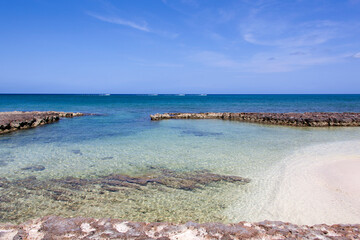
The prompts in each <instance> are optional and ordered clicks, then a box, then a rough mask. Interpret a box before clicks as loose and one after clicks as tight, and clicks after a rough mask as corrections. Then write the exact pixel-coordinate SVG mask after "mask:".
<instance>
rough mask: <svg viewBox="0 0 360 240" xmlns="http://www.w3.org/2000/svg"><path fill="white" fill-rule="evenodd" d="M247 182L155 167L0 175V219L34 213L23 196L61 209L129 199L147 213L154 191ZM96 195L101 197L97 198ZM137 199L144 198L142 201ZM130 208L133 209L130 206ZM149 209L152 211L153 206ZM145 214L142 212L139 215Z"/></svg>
mask: <svg viewBox="0 0 360 240" xmlns="http://www.w3.org/2000/svg"><path fill="white" fill-rule="evenodd" d="M23 169H25V170H28V171H34V170H35V169H42V167H41V166H28V167H26V168H23ZM248 182H249V180H248V179H246V178H241V177H237V176H227V175H220V174H214V173H210V172H208V171H188V172H178V171H172V170H169V169H164V168H156V167H153V168H151V169H149V170H147V171H146V172H144V173H143V174H142V175H137V176H128V175H124V174H111V175H105V176H89V177H88V178H75V177H65V178H57V179H42V178H36V177H35V176H30V177H26V178H21V179H14V180H9V179H6V178H1V177H0V200H1V199H4V200H6V202H5V201H3V202H1V201H0V222H7V221H19V220H20V219H28V217H29V216H34V214H37V213H36V212H34V211H33V210H29V211H27V210H26V209H27V208H26V207H25V208H24V204H23V202H24V199H29V198H31V199H39V198H40V199H41V201H40V204H42V203H43V202H46V204H45V206H57V207H58V208H57V209H64V211H65V212H67V211H76V209H78V208H81V207H82V204H84V203H85V202H84V201H83V199H86V203H85V204H89V205H91V206H98V207H99V208H101V207H104V205H103V204H105V203H104V202H102V201H107V200H109V201H112V202H113V201H119V203H123V204H125V205H124V206H126V202H128V201H131V202H132V201H135V202H138V204H139V205H136V207H135V208H134V211H138V210H139V208H138V207H137V206H139V207H140V208H141V209H142V211H145V213H146V210H144V209H147V208H148V206H147V205H146V201H147V200H146V198H148V197H149V196H150V197H151V198H152V197H154V195H153V194H155V193H159V192H161V193H160V194H167V193H168V192H169V193H171V192H173V191H174V190H177V191H194V190H200V191H201V189H203V188H206V187H207V186H209V185H211V187H212V188H215V187H218V188H219V190H222V189H221V186H220V184H221V183H224V184H225V183H227V184H234V185H243V184H246V183H248ZM216 183H217V184H216ZM214 184H216V185H214ZM186 194H189V195H191V194H192V193H189V192H187V193H186ZM98 197H100V199H97V198H98ZM139 197H140V198H139ZM91 198H93V200H91ZM96 199H97V201H96ZM117 199H118V200H117ZM140 199H144V201H145V202H143V201H142V200H140ZM142 204H144V205H142ZM38 206H39V205H38ZM39 208H41V209H39V214H40V213H41V214H42V213H44V212H45V213H47V212H48V211H46V210H44V209H43V208H42V207H39ZM151 208H152V207H151ZM129 211H132V210H130V209H129ZM151 211H155V209H152V210H151ZM145 213H143V212H141V213H140V214H145ZM145 215H146V214H145ZM0 239H1V237H0Z"/></svg>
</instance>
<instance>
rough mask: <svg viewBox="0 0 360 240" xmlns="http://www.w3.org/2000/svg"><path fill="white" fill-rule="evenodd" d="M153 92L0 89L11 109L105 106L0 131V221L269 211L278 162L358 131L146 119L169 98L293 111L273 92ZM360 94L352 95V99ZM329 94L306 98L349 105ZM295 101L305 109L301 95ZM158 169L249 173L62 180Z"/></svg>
mask: <svg viewBox="0 0 360 240" xmlns="http://www.w3.org/2000/svg"><path fill="white" fill-rule="evenodd" d="M29 97H30V96H28V98H29ZM156 97H158V96H148V97H147V98H148V99H147V100H146V101H145V100H139V99H132V100H131V99H130V103H127V102H126V101H125V100H124V99H121V98H120V99H119V98H116V97H114V98H113V99H112V96H110V97H106V96H104V97H100V96H96V97H95V96H90V100H89V99H88V100H87V101H85V100H84V97H81V96H80V97H76V96H70V98H72V101H73V102H74V103H73V104H70V103H69V101H70V100H71V99H70V100H69V99H68V98H67V97H66V96H62V97H59V96H58V97H57V96H53V97H51V96H50V97H48V98H50V101H49V103H46V104H43V103H41V99H42V98H44V96H34V98H33V99H31V98H30V99H27V100H26V97H25V100H24V98H23V102H21V101H20V100H19V99H21V98H20V97H18V96H10V97H4V96H2V98H3V99H6V101H8V102H9V103H10V102H11V104H7V105H6V106H4V105H2V109H1V110H8V109H9V108H11V105H12V106H13V109H17V110H49V109H51V110H67V111H75V110H77V111H83V112H96V113H102V114H104V115H102V116H88V117H81V118H74V119H64V120H61V121H60V122H58V123H55V124H51V125H47V126H42V127H39V128H36V129H31V130H26V131H21V132H16V133H11V134H8V135H3V136H0V160H1V162H0V163H1V164H0V176H1V177H4V178H6V179H7V181H9V182H10V184H9V185H10V187H8V188H3V189H2V190H1V200H2V201H1V203H0V211H1V214H0V215H1V216H2V219H1V222H8V221H12V222H22V221H24V220H27V219H29V218H34V217H38V216H44V215H50V214H55V215H62V216H78V215H81V216H91V217H112V218H122V219H129V220H136V221H172V222H185V221H197V222H209V221H211V222H213V221H221V222H235V221H240V220H250V221H253V220H261V219H262V218H267V219H269V218H271V217H274V218H276V214H275V215H272V214H268V213H266V209H262V208H264V207H266V206H267V205H268V202H269V201H271V199H272V196H275V195H276V192H277V186H278V183H279V181H281V176H282V171H285V170H284V169H285V168H282V166H284V165H283V164H284V161H285V162H289V163H290V162H291V158H290V159H289V156H292V155H293V154H294V153H298V152H299V151H300V152H301V151H302V149H307V148H308V147H311V146H314V145H321V144H325V143H334V142H343V141H357V140H359V139H360V129H358V128H326V129H323V128H321V129H313V128H294V127H278V126H264V125H258V124H249V123H239V122H230V121H220V120H168V121H160V122H151V121H150V119H149V117H148V115H149V114H151V113H154V112H167V111H170V110H173V111H174V110H175V109H176V108H178V109H179V111H181V110H188V109H190V110H194V111H196V109H199V111H201V110H205V111H209V110H210V109H214V111H215V110H218V111H220V109H221V108H225V107H224V106H226V110H228V111H241V110H239V106H247V109H251V108H254V109H258V110H264V109H265V110H268V111H276V110H275V109H281V110H286V111H287V110H289V111H290V110H291V108H289V107H290V105H291V104H289V101H290V102H294V101H295V100H292V99H290V100H289V99H287V100H286V99H285V100H286V101H285V100H284V99H282V98H281V97H280V98H279V99H278V100H277V101H276V99H275V100H273V99H272V100H269V99H263V100H262V101H260V100H259V99H258V98H255V99H253V101H254V102H257V106H262V107H256V106H255V107H254V104H253V105H251V104H247V105H246V101H248V102H250V100H246V101H245V100H244V99H240V100H239V99H237V101H235V100H236V99H235V100H233V102H231V101H230V100H229V99H228V97H227V96H225V97H224V98H225V99H226V101H225V100H224V99H222V100H221V99H220V100H221V101H220V100H219V102H218V103H216V101H215V100H214V99H212V98H211V96H210V100H209V99H206V98H208V96H206V97H204V96H197V98H198V99H196V97H195V96H193V97H191V99H187V98H186V96H185V97H183V98H184V100H178V98H181V97H180V96H173V97H172V98H171V99H170V100H169V99H168V98H169V97H166V98H167V99H168V100H166V99H165V100H164V99H163V100H161V101H160V100H156V99H155V100H153V99H152V98H156ZM160 97H161V96H160ZM54 98H55V99H54ZM94 98H95V99H94ZM103 98H108V99H106V100H103ZM142 98H144V97H141V99H142ZM173 98H176V99H175V100H174V99H173ZM194 98H195V100H194ZM320 98H321V97H320ZM358 98H359V97H357V98H356V97H355V100H354V99H353V100H352V101H355V102H356V101H359V100H358ZM59 99H60V100H59ZM64 99H65V100H64ZM74 99H75V100H76V101H74ZM85 99H86V98H85ZM96 99H98V100H96ZM99 99H100V100H99ZM125 99H127V101H128V98H125ZM10 100H11V101H10ZM300 100H301V99H300ZM300 100H297V101H300ZM305 100H306V101H309V100H308V99H305ZM305 100H304V101H305ZM322 100H323V101H324V99H322ZM143 101H145V102H146V103H144V102H143ZM157 101H158V102H157ZM159 101H160V102H159ZM306 101H305V102H306ZM326 101H328V102H327V103H326V102H321V101H320V103H318V104H317V105H315V104H314V105H313V106H311V105H308V107H309V108H310V109H315V108H319V109H320V110H321V108H325V107H326V106H327V105H329V106H330V109H333V108H334V106H335V108H338V110H337V111H340V110H341V107H342V106H348V105H347V104H346V101H345V102H343V103H339V105H336V104H335V103H336V101H333V104H329V101H331V99H330V100H329V99H328V100H326ZM24 102H25V103H26V104H25V103H24ZM244 102H245V103H244ZM300 102H301V101H300ZM339 102H340V100H339ZM52 105H53V106H54V107H53V108H51V106H52ZM269 105H270V106H271V107H270V106H269ZM279 106H282V107H280V108H279ZM297 106H298V109H303V107H302V104H300V103H298V105H297ZM350 106H351V104H350ZM354 106H358V105H354ZM292 107H293V108H294V107H296V106H292ZM13 109H12V110H13ZM356 110H357V109H353V111H356ZM253 111H254V110H253ZM323 111H324V110H323ZM321 146H323V145H321ZM34 166H42V167H43V168H36V167H35V168H34ZM157 169H167V170H172V171H175V172H188V173H192V172H195V171H203V170H207V171H209V172H211V173H216V174H222V175H235V176H240V177H246V178H249V179H251V182H250V183H247V184H234V183H226V182H214V183H210V184H207V185H205V186H202V187H201V188H197V189H194V190H191V191H189V190H183V189H177V188H171V187H166V186H159V185H156V184H148V185H147V186H141V187H140V188H139V189H133V188H127V187H123V188H119V189H120V190H118V191H107V190H104V189H102V186H101V184H100V185H99V184H88V185H86V186H82V187H81V188H77V189H69V188H66V187H64V186H63V185H62V184H61V180H63V179H66V178H67V177H74V178H79V179H98V178H102V177H103V176H107V175H110V174H126V175H131V176H143V175H147V174H149V172H151V171H157ZM34 176H35V177H36V180H32V181H34V182H33V185H36V186H37V187H35V188H31V187H29V186H26V185H24V184H23V183H19V181H21V179H25V178H28V177H34ZM30 179H33V178H30ZM54 179H55V180H58V182H56V181H55V182H54V181H53V180H54ZM50 180H51V181H52V182H51V181H50ZM48 182H51V186H49V185H48V184H47V183H48ZM261 209H262V210H261ZM269 220H281V219H269Z"/></svg>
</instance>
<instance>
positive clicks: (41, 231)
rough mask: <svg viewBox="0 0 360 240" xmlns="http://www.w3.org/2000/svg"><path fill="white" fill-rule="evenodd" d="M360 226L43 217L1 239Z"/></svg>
mask: <svg viewBox="0 0 360 240" xmlns="http://www.w3.org/2000/svg"><path fill="white" fill-rule="evenodd" d="M359 238H360V225H359V224H356V225H345V224H337V225H332V226H329V225H325V224H321V225H315V226H299V225H294V224H290V223H284V222H275V221H264V222H258V223H248V222H240V223H236V224H221V223H204V224H197V223H193V222H188V223H186V224H171V223H144V222H128V221H123V220H117V219H94V218H83V217H76V218H62V217H55V216H48V217H43V218H41V219H36V220H32V221H28V222H26V223H23V224H20V225H10V224H3V225H0V239H3V240H8V239H9V240H10V239H11V240H12V239H14V240H15V239H33V240H36V239H54V240H56V239H162V240H166V239H169V240H170V239H179V240H180V239H359Z"/></svg>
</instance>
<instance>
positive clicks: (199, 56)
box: [190, 51, 241, 68]
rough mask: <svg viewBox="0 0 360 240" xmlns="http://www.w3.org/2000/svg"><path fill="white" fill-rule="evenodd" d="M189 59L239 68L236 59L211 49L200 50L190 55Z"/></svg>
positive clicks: (212, 64) (214, 65) (217, 65)
mask: <svg viewBox="0 0 360 240" xmlns="http://www.w3.org/2000/svg"><path fill="white" fill-rule="evenodd" d="M190 59H191V60H194V61H197V62H200V63H202V64H204V65H209V66H213V67H225V68H239V67H240V66H241V64H240V63H239V62H238V61H236V60H233V59H231V58H229V57H227V56H225V55H224V54H221V53H217V52H213V51H202V52H199V53H196V54H194V55H193V56H191V58H190Z"/></svg>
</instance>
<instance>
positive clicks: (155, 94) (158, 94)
mask: <svg viewBox="0 0 360 240" xmlns="http://www.w3.org/2000/svg"><path fill="white" fill-rule="evenodd" d="M157 95H159V94H156V93H155V94H149V96H157Z"/></svg>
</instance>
